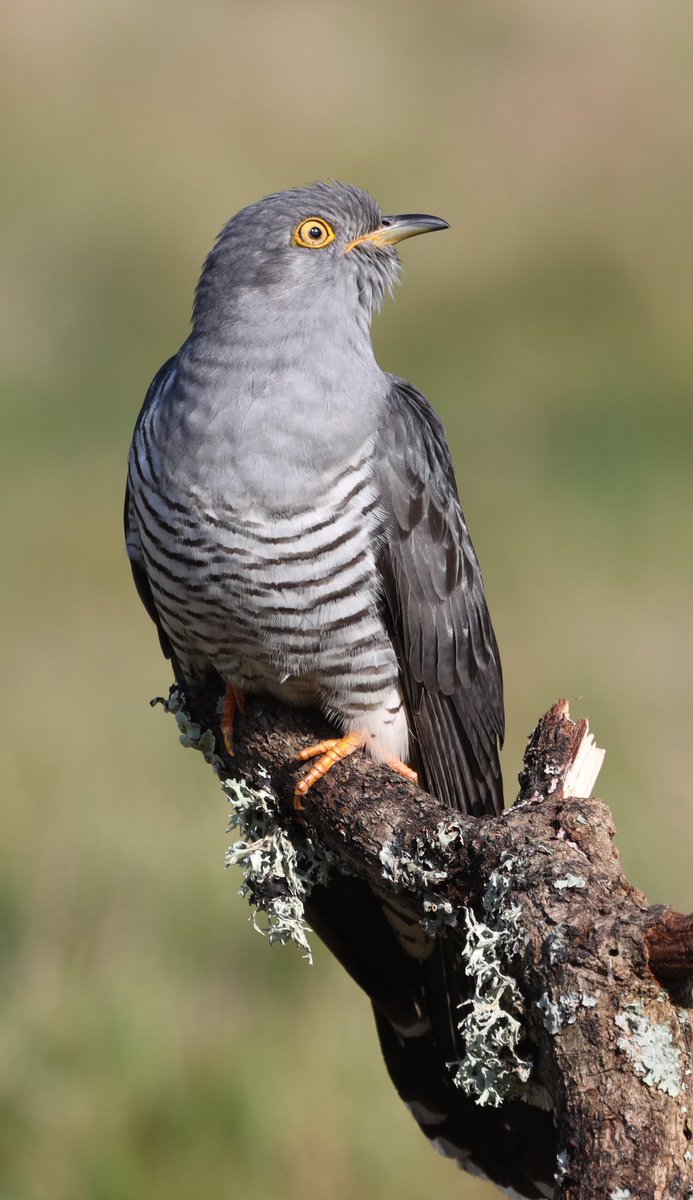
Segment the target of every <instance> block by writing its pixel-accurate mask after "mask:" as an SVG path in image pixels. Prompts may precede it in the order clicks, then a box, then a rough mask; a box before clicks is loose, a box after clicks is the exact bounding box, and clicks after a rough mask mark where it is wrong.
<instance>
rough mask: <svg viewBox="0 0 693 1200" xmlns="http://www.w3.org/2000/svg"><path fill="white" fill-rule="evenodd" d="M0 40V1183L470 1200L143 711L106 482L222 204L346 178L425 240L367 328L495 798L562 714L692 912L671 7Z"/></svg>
mask: <svg viewBox="0 0 693 1200" xmlns="http://www.w3.org/2000/svg"><path fill="white" fill-rule="evenodd" d="M4 33H5V36H4V38H3V45H2V49H0V55H1V56H2V71H0V95H1V96H2V99H3V101H4V102H5V103H4V109H5V112H6V113H7V114H9V116H10V120H6V122H5V123H4V127H3V131H2V134H0V137H1V138H2V149H3V151H4V161H5V163H6V164H7V167H6V179H5V186H4V189H3V196H2V199H1V200H0V213H1V219H2V228H1V230H0V239H1V240H0V254H1V255H2V272H1V274H0V279H1V281H2V282H1V283H0V287H1V288H2V291H1V292H0V297H1V299H2V304H3V328H4V331H5V334H6V338H5V343H6V344H5V351H4V356H3V359H4V360H3V364H2V371H3V387H2V396H3V400H2V414H1V420H2V439H1V442H0V465H1V467H2V470H1V472H0V495H1V498H2V502H3V509H4V512H5V514H6V520H5V523H4V543H5V544H4V559H5V570H4V571H3V575H2V579H1V580H0V601H1V603H2V614H3V622H2V629H3V634H4V638H3V643H4V644H3V664H4V674H5V687H4V689H3V698H4V705H5V713H4V720H3V728H4V735H5V736H4V738H3V741H2V748H1V749H0V772H1V775H0V786H1V787H2V795H3V797H4V800H5V810H6V815H7V819H6V821H5V827H4V834H3V839H2V843H1V844H0V971H1V972H2V989H1V995H2V999H1V1000H0V1006H1V1011H2V1038H1V1041H0V1115H1V1119H0V1197H1V1200H44V1198H46V1200H48V1197H50V1200H82V1198H84V1200H125V1198H130V1197H139V1196H147V1197H149V1198H151V1200H156V1198H157V1197H164V1196H166V1197H167V1200H183V1198H187V1197H189V1196H191V1195H192V1194H201V1195H205V1196H207V1197H209V1198H210V1200H212V1198H214V1197H219V1198H220V1200H221V1198H222V1197H223V1198H224V1200H226V1198H231V1197H236V1196H238V1195H241V1194H243V1195H245V1196H247V1197H248V1200H264V1198H265V1197H268V1196H271V1195H274V1194H275V1193H277V1192H281V1193H282V1194H283V1195H284V1196H285V1197H287V1200H292V1198H293V1197H296V1198H298V1197H299V1196H300V1197H301V1198H302V1200H312V1198H317V1197H320V1198H322V1197H324V1196H331V1197H335V1198H336V1200H351V1198H352V1197H355V1196H359V1197H360V1198H363V1200H369V1198H373V1200H374V1198H375V1197H378V1198H379V1200H389V1198H390V1197H393V1198H394V1197H395V1196H396V1197H398V1200H418V1198H420V1197H421V1196H428V1195H432V1196H433V1195H434V1196H436V1197H438V1198H440V1200H445V1198H446V1197H450V1198H452V1197H453V1196H466V1197H469V1198H470V1200H474V1198H476V1197H479V1198H480V1197H481V1196H490V1195H492V1194H493V1193H492V1192H491V1191H490V1189H488V1188H487V1187H485V1186H484V1185H482V1184H479V1183H477V1182H476V1181H474V1180H472V1179H469V1178H467V1177H462V1176H459V1175H458V1174H457V1173H456V1172H455V1170H454V1168H453V1167H452V1166H451V1165H450V1164H449V1163H445V1162H443V1161H442V1160H439V1159H438V1157H437V1156H436V1155H435V1154H433V1152H432V1151H431V1150H430V1149H429V1148H428V1147H427V1146H426V1144H425V1143H424V1141H423V1139H422V1138H421V1137H420V1136H419V1135H418V1133H417V1131H416V1129H415V1127H414V1126H413V1124H412V1122H411V1120H410V1118H409V1117H408V1116H407V1114H406V1113H405V1112H404V1110H403V1109H402V1108H401V1106H400V1104H399V1102H398V1101H397V1099H396V1097H395V1096H394V1093H393V1091H392V1089H391V1087H390V1085H389V1083H388V1081H387V1080H386V1078H385V1073H384V1070H383V1068H382V1066H381V1064H380V1062H379V1055H378V1051H377V1048H376V1044H375V1036H374V1033H373V1031H372V1029H371V1022H370V1018H369V1014H368V1007H367V1004H366V1003H365V1001H364V1000H363V998H362V997H361V996H360V995H359V994H358V993H357V992H356V990H355V989H354V988H353V987H352V986H351V985H350V984H349V983H348V981H346V980H345V979H344V978H343V977H342V975H341V974H340V972H339V971H338V970H337V968H336V967H335V966H334V965H333V964H332V963H331V962H330V961H329V960H328V958H327V956H326V954H323V953H321V952H318V957H317V963H316V966H315V967H314V968H313V969H312V970H309V969H308V968H307V967H306V966H305V964H303V963H302V962H301V961H300V960H299V959H298V956H296V955H293V954H292V953H291V952H290V951H287V952H281V951H278V950H274V951H270V950H269V948H268V947H267V946H266V945H265V944H263V943H262V942H261V941H260V939H259V938H258V937H257V936H256V935H255V934H254V933H253V932H252V930H251V929H250V928H249V926H248V925H247V915H246V911H245V909H244V906H243V905H242V903H241V901H240V900H238V899H237V898H236V897H235V895H234V892H235V887H236V884H237V882H238V881H237V880H235V879H234V878H233V877H232V876H229V875H225V874H224V872H223V871H222V869H221V863H222V857H223V850H224V846H225V838H224V826H225V819H226V817H225V812H224V808H223V802H222V800H221V798H220V796H219V795H218V794H217V792H216V790H215V788H214V785H213V782H212V781H211V779H210V777H209V775H208V772H207V771H205V769H204V768H203V765H202V764H201V763H198V762H197V761H196V760H195V758H194V756H191V755H184V754H183V753H182V752H181V751H180V750H179V749H178V747H177V745H176V739H175V733H174V730H173V728H172V723H171V722H168V721H165V720H163V719H162V717H161V715H160V714H159V713H158V712H152V711H150V710H149V708H148V706H147V700H148V698H149V697H150V696H151V695H154V694H156V693H157V692H161V691H163V690H165V688H166V687H167V685H168V682H169V677H168V671H167V667H166V665H165V664H164V663H163V662H162V660H161V658H160V656H159V653H158V648H157V646H156V639H155V637H154V636H153V630H152V629H151V628H150V627H149V624H148V622H147V620H146V618H145V616H144V614H143V613H142V611H141V610H140V608H139V605H138V602H137V599H136V597H135V595H134V591H133V589H132V586H131V583H130V580H129V572H128V569H127V565H126V563H125V559H124V554H123V551H122V548H121V532H120V510H121V495H122V486H123V474H124V461H125V456H126V452H127V445H128V441H129V436H130V431H131V428H132V424H133V422H134V418H135V415H136V412H137V409H138V407H139V403H140V400H141V396H142V395H143V393H144V390H145V388H146V385H147V383H148V380H149V378H150V377H151V376H152V374H153V373H154V371H155V370H156V368H157V367H158V365H159V363H160V362H161V361H162V360H163V359H164V358H165V357H166V356H167V355H168V354H169V353H171V352H172V350H174V349H175V348H176V347H177V345H178V344H179V343H180V341H181V340H182V338H183V337H184V336H185V332H186V329H187V319H188V313H189V308H190V301H191V294H192V288H193V285H194V282H195V279H196V274H197V271H198V268H199V263H200V262H201V260H202V257H203V256H204V254H205V252H206V250H207V248H208V246H209V244H210V242H211V240H212V237H213V236H214V234H215V233H216V231H217V229H218V228H219V226H220V225H221V224H222V222H223V221H224V219H225V218H226V217H227V216H228V215H230V214H231V213H232V212H233V211H234V210H235V209H236V208H238V207H239V206H240V205H241V204H243V203H247V202H249V201H250V200H253V199H255V198H256V197H257V196H259V195H261V194H263V193H264V192H266V191H269V190H273V189H275V188H277V187H281V186H285V185H291V184H296V183H301V182H304V181H307V180H310V179H313V178H316V177H330V176H336V177H338V178H344V179H350V180H353V181H354V182H358V183H360V184H361V185H363V186H366V187H368V188H370V189H371V190H372V191H373V192H374V193H375V194H376V195H377V196H378V198H379V199H380V200H381V202H382V204H383V206H384V207H385V208H386V209H389V210H391V211H396V210H397V209H400V210H404V211H415V210H417V209H419V210H424V211H434V212H439V213H440V214H441V215H444V216H445V217H446V218H448V219H449V220H450V221H451V222H452V224H453V229H452V231H451V232H450V233H448V234H446V235H445V237H444V238H443V237H440V238H435V239H430V242H429V241H428V239H425V240H422V241H421V242H417V243H412V244H410V245H407V246H406V247H405V249H404V253H403V258H404V261H405V266H406V277H405V283H404V287H403V288H402V289H400V291H399V292H398V295H397V307H396V308H393V307H392V306H388V307H387V309H386V310H385V312H384V313H383V315H382V317H381V318H380V319H379V320H378V323H377V327H376V342H377V346H378V353H379V357H380V360H381V362H382V364H383V365H384V366H386V367H389V368H391V369H393V370H396V371H397V372H398V373H400V374H403V375H405V376H407V377H409V378H411V379H412V380H413V381H414V382H416V383H417V384H418V385H419V386H421V387H422V388H423V389H424V390H425V391H426V392H427V394H428V395H429V396H430V397H431V399H432V400H433V402H434V403H435V404H436V406H437V407H438V409H439V410H440V411H441V413H442V415H443V417H444V419H445V421H446V425H447V427H448V430H449V435H450V441H451V444H452V447H453V452H454V457H455V461H456V464H457V468H458V476H459V481H460V490H461V493H462V496H463V501H464V504H465V508H466V511H467V516H468V518H469V521H470V524H471V527H472V531H473V533H474V536H475V541H476V544H477V548H478V550H479V553H480V557H481V559H482V563H483V566H484V571H485V577H486V583H487V590H488V593H489V597H490V601H491V606H492V610H493V614H494V619H495V622H496V626H497V630H498V635H499V640H500V644H501V649H502V653H503V660H504V666H505V674H506V685H507V696H508V742H507V750H506V754H505V770H506V779H507V788H508V793H509V795H512V792H513V777H514V775H515V774H516V772H517V770H518V769H519V764H520V759H521V753H522V747H523V744H524V738H525V736H526V735H527V734H528V733H529V731H530V729H531V728H532V726H533V724H534V722H535V719H536V718H537V716H538V715H539V713H540V712H541V711H543V710H544V709H545V708H546V707H547V706H548V704H549V703H550V702H551V701H552V700H553V699H554V698H556V697H557V696H558V695H562V694H567V695H568V696H570V697H571V698H573V699H574V700H575V703H574V708H575V710H576V711H578V712H579V713H586V714H588V715H589V716H590V718H591V721H592V725H593V728H594V730H595V732H596V735H597V737H598V740H599V741H600V743H601V744H602V745H605V746H606V747H607V750H608V756H607V764H606V767H605V770H604V773H603V776H602V780H601V785H600V790H601V792H602V794H603V795H604V796H605V798H606V799H607V800H608V801H609V803H610V804H611V805H612V808H613V810H614V813H615V816H616V821H617V825H618V827H619V837H618V844H619V848H620V849H621V852H622V854H623V857H624V860H625V865H626V868H627V870H628V872H629V874H630V875H631V877H632V878H633V879H634V881H635V882H637V883H638V884H639V885H640V886H642V887H643V888H644V889H645V890H646V891H647V893H648V895H649V896H650V898H651V899H652V900H653V901H667V902H670V903H673V904H675V905H677V906H678V907H680V908H684V909H685V908H687V907H688V908H690V907H691V890H690V855H689V851H688V846H687V843H686V834H687V831H688V829H689V827H690V820H691V797H690V787H689V783H688V778H689V777H688V770H687V767H688V762H687V759H688V749H689V743H690V734H689V726H690V720H691V713H692V707H691V689H690V679H691V677H692V675H693V639H692V638H691V633H690V597H691V591H692V589H693V567H692V555H691V546H692V545H693V536H692V535H693V528H692V525H693V519H692V516H691V513H692V511H693V506H692V504H691V499H692V496H691V492H692V488H691V466H690V461H691V446H692V445H693V415H692V414H693V409H692V406H691V399H690V397H691V387H692V385H693V360H692V358H691V354H690V345H691V336H690V335H691V328H690V326H691V312H692V311H693V285H692V283H691V272H690V260H691V253H692V251H693V232H692V231H691V224H690V212H691V207H692V200H693V195H692V192H693V171H692V168H691V159H690V153H689V146H690V137H691V124H692V122H693V117H692V116H691V114H693V103H692V101H693V95H692V93H693V76H692V75H691V71H690V65H691V54H692V52H693V14H692V13H691V12H689V10H687V9H686V8H685V7H683V6H680V5H677V4H674V3H670V2H669V0H665V3H663V4H660V5H658V6H657V9H656V12H655V10H654V9H653V8H652V7H651V6H649V5H648V4H646V3H645V2H644V0H628V3H627V4H626V2H625V0H620V2H618V3H615V4H613V5H611V6H608V7H604V6H602V5H599V4H597V3H596V0H586V2H585V3H583V4H581V5H580V6H579V8H577V7H569V6H548V5H546V4H544V3H541V2H540V0H519V2H518V0H514V2H513V3H512V4H511V3H509V2H506V3H501V2H499V0H492V2H490V3H486V4H484V5H465V6H458V7H453V6H449V5H446V4H443V3H442V2H440V0H438V2H437V3H434V4H432V5H427V6H419V5H416V4H414V3H413V2H412V0H407V2H406V3H404V4H402V5H397V6H395V5H394V4H393V3H386V4H384V5H381V6H379V7H378V9H377V10H371V9H370V8H367V7H366V5H365V3H364V2H363V0H359V2H358V3H355V4H353V5H351V6H350V7H349V8H346V7H345V6H336V5H334V6H330V5H327V6H325V5H322V6H320V5H317V4H315V3H309V2H308V0H300V2H299V3H297V4H296V5H291V6H282V5H280V4H279V3H278V2H270V3H263V4H261V5H257V6H254V7H253V8H250V7H246V6H240V5H238V4H233V3H232V4H228V5H221V4H218V3H215V2H213V0H205V2H204V3H202V4H200V5H198V6H196V7H194V8H191V7H189V6H187V5H184V4H182V3H179V2H175V3H170V4H169V5H166V6H162V5H157V4H154V3H153V2H152V0H147V2H145V3H143V4H138V5H135V4H134V3H130V4H128V3H119V4H116V3H115V2H114V0H101V3H100V4H98V5H94V4H89V3H88V2H87V0H67V3H65V4H62V5H60V6H51V5H49V4H48V3H47V0H37V2H35V3H33V4H31V5H29V4H26V3H24V2H22V3H21V4H20V3H19V0H14V2H13V3H10V4H9V5H8V6H7V7H6V20H5V30H4Z"/></svg>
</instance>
